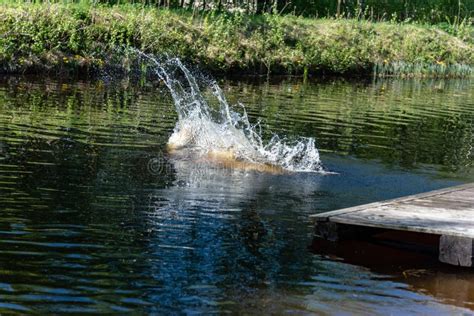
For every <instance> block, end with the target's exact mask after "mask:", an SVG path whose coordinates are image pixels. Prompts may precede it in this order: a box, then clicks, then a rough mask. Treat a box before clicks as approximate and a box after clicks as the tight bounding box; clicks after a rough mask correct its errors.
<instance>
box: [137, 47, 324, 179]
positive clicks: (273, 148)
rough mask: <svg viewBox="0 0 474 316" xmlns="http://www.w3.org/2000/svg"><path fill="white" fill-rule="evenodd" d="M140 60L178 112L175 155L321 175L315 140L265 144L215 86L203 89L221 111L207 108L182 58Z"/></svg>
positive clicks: (173, 137) (255, 128)
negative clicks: (166, 91)
mask: <svg viewBox="0 0 474 316" xmlns="http://www.w3.org/2000/svg"><path fill="white" fill-rule="evenodd" d="M140 55H141V56H142V57H144V58H145V59H147V60H148V61H150V62H152V67H151V68H152V71H153V72H154V73H155V74H156V75H158V77H159V78H160V79H161V80H163V82H164V83H165V84H166V86H167V87H168V89H169V90H170V93H171V95H172V97H173V100H174V103H175V106H176V111H177V113H178V118H179V120H178V122H177V123H176V126H175V129H174V132H173V134H172V135H171V137H170V138H169V140H168V148H170V149H171V150H173V151H188V152H192V153H193V154H195V155H196V154H197V155H199V156H202V157H204V156H205V155H213V156H218V157H220V158H225V159H229V160H235V161H238V162H244V163H250V164H263V165H270V166H275V167H278V168H281V169H283V170H287V171H298V172H323V168H322V165H321V161H320V157H319V152H318V150H317V148H316V146H315V141H314V139H313V138H299V139H297V140H295V141H292V142H289V141H286V140H285V139H281V138H280V137H279V136H278V135H274V136H273V137H272V138H271V139H270V141H268V142H265V141H264V140H263V139H262V135H261V129H260V126H259V124H256V125H252V124H251V123H250V122H249V120H248V117H247V113H246V112H245V108H244V107H243V106H242V109H243V114H239V113H237V112H234V111H232V109H231V107H230V106H229V104H228V103H227V100H226V98H225V96H224V93H223V92H222V90H221V89H220V87H219V86H218V85H217V83H216V82H215V81H211V82H207V83H206V84H205V85H204V89H206V90H209V91H210V92H211V93H212V96H213V97H214V98H215V99H216V100H217V101H218V102H217V104H218V106H217V109H214V108H211V107H210V106H209V104H208V102H207V101H206V99H205V98H204V96H203V94H202V93H201V89H200V88H199V85H198V82H197V80H196V78H195V77H194V76H193V75H192V74H191V72H190V71H189V70H188V69H187V68H186V67H185V66H184V65H183V64H182V62H181V61H180V60H179V59H178V58H170V59H166V60H164V61H161V60H158V59H156V58H155V57H153V56H149V55H146V54H143V53H140ZM201 86H202V83H201Z"/></svg>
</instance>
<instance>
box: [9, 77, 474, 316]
mask: <svg viewBox="0 0 474 316" xmlns="http://www.w3.org/2000/svg"><path fill="white" fill-rule="evenodd" d="M439 85H442V86H439ZM225 87H226V93H227V95H228V96H229V97H230V99H235V100H236V99H240V100H242V101H243V102H244V103H245V104H247V105H248V111H249V114H250V116H251V119H252V120H254V121H256V120H257V119H261V120H262V123H263V125H264V126H265V127H266V128H268V130H272V131H278V132H280V133H282V134H285V135H287V136H288V137H291V136H292V135H293V136H316V139H317V141H318V147H319V149H321V150H322V151H323V152H324V155H323V156H322V160H323V163H324V164H325V166H326V168H327V169H329V170H331V171H335V172H337V174H333V175H323V174H311V173H302V174H293V175H288V174H262V173H256V172H246V171H242V170H231V169H226V168H218V167H215V166H212V165H206V166H205V168H203V165H202V164H198V165H196V164H195V163H193V162H192V161H186V160H176V159H173V157H170V156H168V155H167V154H166V153H165V152H164V150H163V149H164V145H165V143H166V140H167V139H168V137H169V135H170V133H171V132H172V129H173V127H174V123H175V121H176V114H175V113H174V111H173V106H172V103H171V99H170V98H169V96H168V95H167V94H166V92H165V91H160V90H159V89H158V90H156V89H155V88H154V87H150V86H142V87H140V86H133V85H131V86H128V87H125V88H124V87H120V86H112V87H109V86H106V85H103V84H102V83H100V82H73V83H69V82H68V83H62V82H57V81H47V80H41V81H34V80H31V81H29V80H25V79H22V80H21V81H17V80H16V79H15V78H7V79H6V80H5V79H3V81H2V83H1V84H0V212H1V214H2V216H1V217H0V234H1V238H0V254H1V256H0V269H1V272H0V275H1V280H0V310H1V311H3V312H6V311H18V312H26V311H35V312H39V313H60V312H74V313H85V312H95V313H96V312H108V313H110V312H127V311H133V312H155V313H170V312H175V313H176V312H185V313H221V312H245V313H249V314H250V313H257V312H261V311H265V312H273V313H277V314H281V313H285V312H288V313H289V312H294V313H301V314H309V313H320V314H325V313H328V314H329V313H334V312H335V311H340V312H355V313H358V312H360V313H364V312H367V311H370V312H371V314H387V313H410V314H439V313H453V312H454V313H460V312H465V310H464V308H471V309H472V308H473V307H472V294H471V293H472V292H471V290H470V288H469V286H466V284H467V283H466V280H468V281H469V280H471V278H472V274H471V273H470V272H466V273H465V274H462V276H461V275H459V277H451V276H452V274H450V272H446V270H445V269H444V268H442V267H439V266H437V265H434V266H431V265H429V266H428V267H427V268H426V270H427V272H426V274H422V275H421V276H420V277H419V278H415V277H413V278H409V279H405V278H404V277H403V276H402V277H401V275H402V274H400V270H399V269H398V268H393V267H392V268H390V269H388V270H379V269H376V268H374V267H372V266H365V265H364V264H362V263H357V262H355V263H354V262H351V260H349V259H348V258H347V257H343V256H336V257H334V255H325V254H321V253H318V254H314V253H312V252H311V251H310V250H309V249H308V245H309V244H310V243H311V240H312V226H311V223H310V222H309V219H308V215H309V214H312V213H315V212H322V211H328V210H333V209H336V208H341V207H347V206H351V205H355V204H361V203H367V202H372V201H375V200H381V199H386V198H392V197H396V196H401V195H405V194H411V193H417V192H422V191H427V190H431V189H435V188H440V187H445V186H449V185H453V184H457V183H460V182H466V181H472V180H473V172H472V145H473V141H472V128H473V124H472V122H473V119H474V105H473V104H472V100H473V99H474V98H473V95H472V94H473V91H474V89H472V84H471V83H468V82H446V83H437V82H429V83H413V82H412V83H410V81H404V82H399V81H393V82H381V83H374V84H367V85H365V84H351V83H345V82H332V83H325V84H309V85H303V84H302V83H299V82H286V83H285V82H284V83H278V84H263V85H252V84H244V83H242V82H238V83H236V82H228V83H226V84H225ZM427 100H429V102H428V103H427ZM341 258H342V259H343V260H346V261H347V262H344V261H341ZM404 268H406V269H405V270H410V269H419V267H417V266H413V267H411V266H410V265H409V264H408V266H407V267H404ZM405 270H404V271H405ZM446 274H449V275H450V276H449V277H448V276H446ZM440 276H441V277H440ZM446 280H447V281H446ZM441 283H443V284H451V285H452V286H453V287H459V288H460V289H461V288H463V289H464V288H465V289H466V290H465V291H464V290H463V291H461V292H462V293H465V294H462V293H461V292H456V293H454V292H453V291H448V290H441V287H438V290H432V289H433V288H436V286H437V284H441ZM451 285H449V286H451ZM458 295H460V296H459V298H458ZM461 296H462V298H461ZM462 301H464V302H462ZM452 304H455V305H457V307H454V306H453V305H452ZM466 313H467V312H466Z"/></svg>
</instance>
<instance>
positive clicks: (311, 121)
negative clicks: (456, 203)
mask: <svg viewBox="0 0 474 316" xmlns="http://www.w3.org/2000/svg"><path fill="white" fill-rule="evenodd" d="M234 88H235V89H238V90H240V93H241V94H243V96H244V97H243V99H244V100H243V101H244V103H245V104H246V105H247V107H248V108H249V109H248V110H249V112H250V114H253V115H256V114H254V113H258V114H257V115H258V116H263V117H264V123H268V125H269V126H270V128H271V129H272V130H277V131H278V130H280V132H281V133H288V134H291V135H298V136H304V135H307V136H316V139H317V145H318V147H319V148H320V149H321V150H322V151H330V152H336V153H340V154H344V155H354V156H357V157H361V158H370V159H381V160H383V161H384V162H387V163H390V164H400V165H402V166H404V167H415V166H417V165H419V164H437V165H441V166H443V167H444V168H446V169H447V171H456V170H461V169H466V168H469V167H471V166H472V161H473V153H472V147H473V146H474V139H473V137H474V136H473V133H474V131H473V128H474V127H473V126H474V122H473V120H474V110H473V106H474V105H473V102H472V100H473V99H474V92H473V91H474V89H473V88H472V82H470V81H462V80H446V81H443V80H431V81H428V80H425V81H417V80H386V81H382V80H381V81H377V82H375V83H365V84H361V83H354V82H344V81H335V82H329V83H327V82H325V83H320V84H318V83H315V84H307V85H303V84H301V83H299V82H287V83H282V84H271V85H263V89H262V86H261V85H256V86H252V85H247V84H239V85H238V87H234Z"/></svg>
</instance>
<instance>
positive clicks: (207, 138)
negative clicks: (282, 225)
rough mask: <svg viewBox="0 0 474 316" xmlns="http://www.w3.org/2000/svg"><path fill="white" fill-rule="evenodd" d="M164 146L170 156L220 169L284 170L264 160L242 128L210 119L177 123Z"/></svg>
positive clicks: (273, 171) (266, 171)
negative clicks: (192, 160) (210, 164)
mask: <svg viewBox="0 0 474 316" xmlns="http://www.w3.org/2000/svg"><path fill="white" fill-rule="evenodd" d="M210 125H211V126H210ZM166 147H167V151H168V153H169V154H171V155H174V156H186V158H188V159H189V157H191V159H195V160H196V161H198V162H206V163H212V164H216V165H218V166H221V167H223V168H228V169H238V170H245V171H258V172H265V173H272V174H283V173H286V172H287V171H285V170H284V169H283V168H282V167H280V166H276V165H272V164H269V163H265V162H263V158H262V157H261V155H259V153H258V152H257V151H256V150H255V149H254V146H253V145H252V144H251V143H250V141H249V140H248V139H247V137H245V135H244V133H243V132H242V131H241V130H238V129H236V128H234V127H229V126H227V127H226V128H222V126H221V125H219V124H217V123H214V122H211V121H209V120H202V121H199V120H193V121H192V122H190V121H188V122H186V121H183V122H178V124H177V126H176V128H175V130H174V132H173V134H172V135H171V136H170V138H169V140H168V143H167V146H166ZM260 161H262V162H260Z"/></svg>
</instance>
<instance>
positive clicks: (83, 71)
mask: <svg viewBox="0 0 474 316" xmlns="http://www.w3.org/2000/svg"><path fill="white" fill-rule="evenodd" d="M0 33H2V34H4V35H3V38H2V39H1V41H0V73H2V74H35V73H36V74H41V73H47V74H49V75H60V76H74V75H77V74H80V75H86V76H92V77H93V76H94V74H97V73H100V72H102V71H103V70H104V69H108V68H120V69H122V70H123V71H125V72H127V71H131V69H130V64H131V61H130V60H129V59H128V57H129V56H127V55H126V54H123V51H122V50H117V49H116V48H117V47H125V48H127V47H130V48H134V49H139V50H142V51H144V52H146V53H150V54H155V55H169V56H176V57H179V58H181V59H182V60H183V61H184V62H185V63H187V64H191V65H196V67H198V68H200V69H203V70H204V71H205V72H208V73H212V74H213V76H217V77H219V76H226V77H227V76H230V77H231V76H248V75H250V76H264V77H268V76H300V77H310V76H324V77H344V78H370V77H402V78H403V77H421V78H436V77H438V78H466V77H472V76H474V38H469V37H468V38H467V39H466V38H460V37H457V36H454V35H452V34H448V33H446V32H445V31H442V30H441V29H439V28H436V27H435V26H429V25H421V24H415V23H395V22H369V21H366V20H354V19H352V20H351V19H329V18H323V19H313V18H303V17H296V16H292V15H285V16H280V15H270V14H263V15H245V14H238V13H234V14H230V13H216V12H206V13H199V14H194V15H193V13H192V12H189V11H183V10H171V9H156V8H152V7H143V6H137V5H116V6H92V5H84V4H1V5H0Z"/></svg>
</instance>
